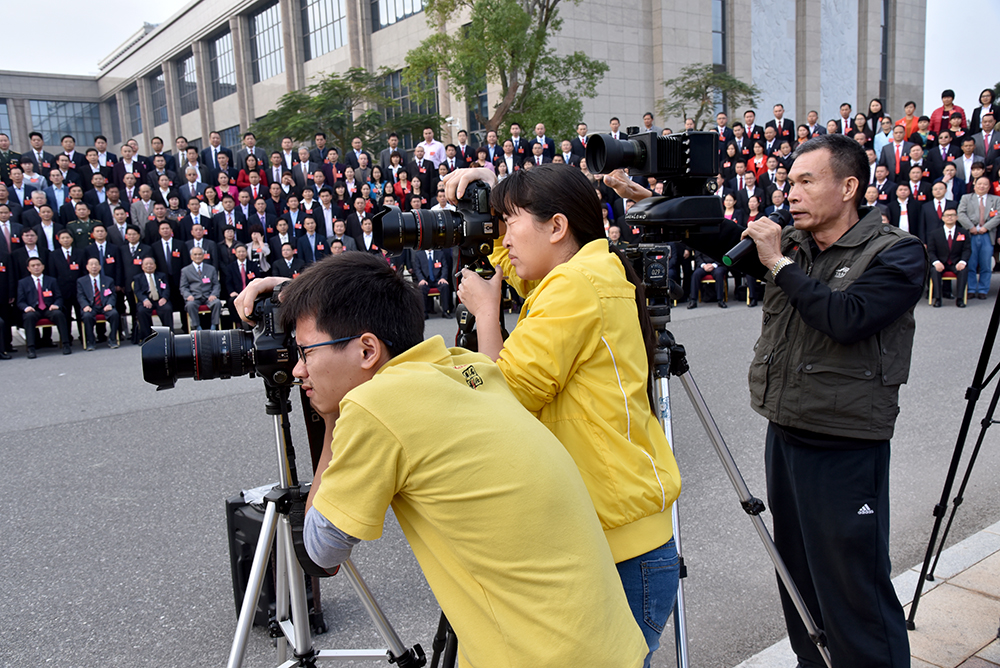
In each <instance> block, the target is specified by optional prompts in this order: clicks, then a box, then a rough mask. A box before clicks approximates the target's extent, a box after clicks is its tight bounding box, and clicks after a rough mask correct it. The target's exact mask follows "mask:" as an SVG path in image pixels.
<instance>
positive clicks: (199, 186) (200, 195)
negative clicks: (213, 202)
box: [177, 165, 208, 204]
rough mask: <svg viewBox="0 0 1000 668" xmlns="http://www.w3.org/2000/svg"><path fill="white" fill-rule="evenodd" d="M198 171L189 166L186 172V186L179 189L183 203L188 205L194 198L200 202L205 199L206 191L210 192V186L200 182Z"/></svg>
mask: <svg viewBox="0 0 1000 668" xmlns="http://www.w3.org/2000/svg"><path fill="white" fill-rule="evenodd" d="M198 176H199V173H198V169H197V168H196V167H193V166H191V165H188V166H187V167H186V168H185V170H184V185H182V186H181V187H180V188H179V189H178V191H177V192H178V194H179V195H180V196H181V202H183V203H185V204H186V203H187V201H188V200H189V199H191V198H192V197H194V198H196V199H198V200H199V201H201V200H203V199H204V198H205V191H206V190H208V186H206V185H205V183H204V182H201V181H199V180H198Z"/></svg>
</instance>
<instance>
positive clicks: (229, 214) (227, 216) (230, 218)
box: [226, 213, 233, 227]
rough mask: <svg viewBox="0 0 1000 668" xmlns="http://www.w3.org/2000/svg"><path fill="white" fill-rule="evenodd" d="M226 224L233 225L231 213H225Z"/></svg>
mask: <svg viewBox="0 0 1000 668" xmlns="http://www.w3.org/2000/svg"><path fill="white" fill-rule="evenodd" d="M226 225H228V226H229V227H232V226H233V214H232V213H227V214H226Z"/></svg>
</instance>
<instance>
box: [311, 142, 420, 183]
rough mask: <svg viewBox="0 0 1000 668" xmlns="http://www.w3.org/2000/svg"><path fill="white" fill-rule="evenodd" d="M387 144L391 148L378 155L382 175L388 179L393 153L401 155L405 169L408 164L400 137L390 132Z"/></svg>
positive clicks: (324, 157)
mask: <svg viewBox="0 0 1000 668" xmlns="http://www.w3.org/2000/svg"><path fill="white" fill-rule="evenodd" d="M387 142H388V144H389V146H388V147H386V148H384V149H382V151H381V152H380V153H379V154H378V164H379V166H380V167H381V168H382V174H384V175H385V176H386V178H388V176H389V174H388V172H387V171H386V170H388V169H389V164H390V162H389V156H391V155H392V154H393V153H399V155H400V156H401V157H402V160H401V161H400V163H399V164H400V165H402V166H403V167H405V166H406V162H407V160H406V151H405V150H403V148H402V147H401V146H400V145H399V135H397V134H396V133H395V132H390V133H389V138H388V140H387ZM323 159H324V160H325V159H326V156H325V155H324V156H323ZM320 162H323V160H320Z"/></svg>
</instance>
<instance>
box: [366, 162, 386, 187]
mask: <svg viewBox="0 0 1000 668" xmlns="http://www.w3.org/2000/svg"><path fill="white" fill-rule="evenodd" d="M376 169H377V170H378V181H376V180H375V170H376ZM368 178H369V180H371V182H372V183H380V182H381V181H382V180H383V179H384V177H383V176H382V167H380V166H379V165H372V172H371V174H369V175H368Z"/></svg>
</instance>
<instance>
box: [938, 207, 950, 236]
mask: <svg viewBox="0 0 1000 668" xmlns="http://www.w3.org/2000/svg"><path fill="white" fill-rule="evenodd" d="M937 209H938V212H937V213H938V219H939V220H940V219H941V218H943V217H944V213H943V212H942V211H941V202H938V206H937ZM948 242H949V243H950V242H951V232H949V233H948Z"/></svg>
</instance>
